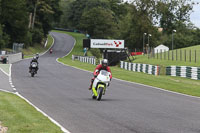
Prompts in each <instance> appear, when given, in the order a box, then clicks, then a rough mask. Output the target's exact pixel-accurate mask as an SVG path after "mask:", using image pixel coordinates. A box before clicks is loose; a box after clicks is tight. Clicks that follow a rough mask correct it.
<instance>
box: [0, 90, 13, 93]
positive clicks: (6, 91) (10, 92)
mask: <svg viewBox="0 0 200 133" xmlns="http://www.w3.org/2000/svg"><path fill="white" fill-rule="evenodd" d="M0 91H3V92H7V93H12V94H14V93H13V92H11V91H7V90H4V89H0Z"/></svg>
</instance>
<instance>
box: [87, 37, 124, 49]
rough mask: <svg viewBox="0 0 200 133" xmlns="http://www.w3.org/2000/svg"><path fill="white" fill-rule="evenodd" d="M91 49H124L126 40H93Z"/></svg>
mask: <svg viewBox="0 0 200 133" xmlns="http://www.w3.org/2000/svg"><path fill="white" fill-rule="evenodd" d="M90 47H91V48H120V49H121V48H124V40H107V39H91V42H90Z"/></svg>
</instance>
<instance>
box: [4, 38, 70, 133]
mask: <svg viewBox="0 0 200 133" xmlns="http://www.w3.org/2000/svg"><path fill="white" fill-rule="evenodd" d="M52 38H53V36H52ZM53 44H54V38H53V43H52V45H51V47H52V46H53ZM51 47H50V48H51ZM50 48H49V49H50ZM49 49H48V50H49ZM48 50H47V51H46V52H45V53H47V52H48ZM45 53H43V54H41V55H44V54H45ZM30 58H32V57H30ZM30 58H26V59H30ZM26 59H22V60H26ZM11 68H12V64H11V65H10V69H9V70H10V74H9V82H10V85H11V84H13V83H12V77H11V75H12V74H11ZM11 87H12V88H13V90H14V91H15V92H14V93H13V92H10V93H13V94H15V95H17V96H19V97H20V98H22V99H24V100H25V101H26V102H27V103H29V104H30V105H31V106H33V107H34V108H35V109H36V110H37V111H38V112H40V113H42V114H43V115H44V116H46V117H47V118H48V119H49V120H50V121H51V122H53V123H54V124H55V125H57V126H58V127H60V129H61V130H62V131H63V132H64V133H70V132H69V131H68V130H67V129H65V128H64V127H63V126H62V125H61V124H59V123H58V122H57V121H55V120H54V119H53V118H51V117H50V116H48V115H47V114H46V113H45V112H43V111H42V110H40V109H39V108H38V107H36V106H35V105H34V104H32V103H31V102H30V101H29V100H28V99H26V98H25V97H23V96H22V95H20V94H19V93H18V92H17V90H16V88H14V86H11ZM0 90H1V89H0ZM2 91H5V90H2ZM5 92H7V91H5ZM8 92H9V91H8Z"/></svg>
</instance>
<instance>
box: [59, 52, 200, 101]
mask: <svg viewBox="0 0 200 133" xmlns="http://www.w3.org/2000/svg"><path fill="white" fill-rule="evenodd" d="M71 51H72V50H71ZM71 51H70V53H71ZM67 55H69V53H68V54H67ZM67 55H66V56H67ZM64 57H65V56H64ZM58 59H59V58H57V59H56V61H57V62H58V63H60V64H62V65H65V66H68V67H72V68H75V69H78V70H82V71H85V72H89V73H92V72H91V71H88V70H84V69H81V68H78V67H74V66H70V65H67V64H64V63H62V62H59V61H58ZM113 79H116V80H119V81H123V82H127V83H131V84H136V85H141V86H144V87H151V88H154V89H157V90H161V91H165V92H169V93H173V94H177V95H181V96H186V97H190V98H196V99H200V97H197V96H191V95H187V94H182V93H178V92H174V91H169V90H165V89H162V88H158V87H154V86H150V85H145V84H141V83H136V82H131V81H126V80H122V79H118V78H113Z"/></svg>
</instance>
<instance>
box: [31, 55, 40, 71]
mask: <svg viewBox="0 0 200 133" xmlns="http://www.w3.org/2000/svg"><path fill="white" fill-rule="evenodd" d="M38 58H39V56H36V57H33V59H32V60H31V62H30V67H29V72H31V69H32V66H31V64H32V63H33V62H35V63H37V67H36V73H37V71H38V69H39V67H38V64H39V63H38Z"/></svg>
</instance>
